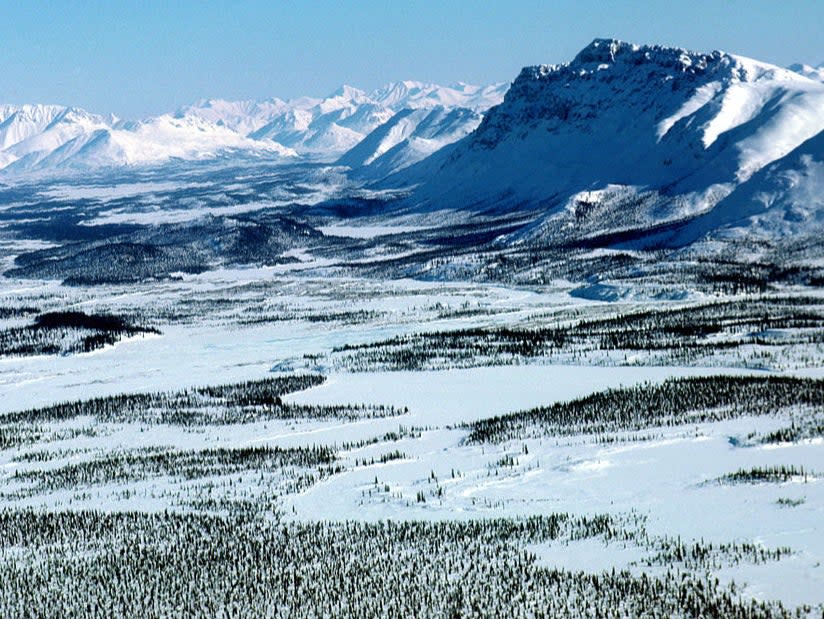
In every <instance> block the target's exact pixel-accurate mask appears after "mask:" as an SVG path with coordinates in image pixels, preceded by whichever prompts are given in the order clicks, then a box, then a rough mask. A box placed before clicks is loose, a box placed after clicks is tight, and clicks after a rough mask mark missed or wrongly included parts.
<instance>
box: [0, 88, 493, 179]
mask: <svg viewBox="0 0 824 619" xmlns="http://www.w3.org/2000/svg"><path fill="white" fill-rule="evenodd" d="M507 87H508V85H506V84H495V85H492V86H484V87H481V86H472V85H469V84H463V83H460V84H456V85H453V86H438V85H436V84H425V83H421V82H412V81H404V82H397V83H393V84H389V85H387V86H385V87H383V88H381V89H379V90H376V91H374V92H373V93H370V94H367V93H365V92H364V91H362V90H358V89H356V88H352V87H351V86H343V87H341V88H339V89H338V90H337V91H335V92H334V93H332V94H331V95H329V96H328V97H326V98H322V99H314V98H309V97H303V98H299V99H294V100H290V101H284V100H281V99H270V100H268V101H224V100H220V99H214V100H207V101H200V102H198V103H196V104H195V105H191V106H188V107H185V108H182V109H180V110H178V111H177V112H176V113H174V114H165V115H162V116H158V117H154V118H149V119H146V120H143V121H140V122H126V121H121V120H119V119H117V118H115V117H113V116H101V115H97V114H91V113H89V112H87V111H85V110H82V109H79V108H73V107H63V106H57V105H21V106H14V105H4V106H0V170H1V171H2V172H4V173H5V175H7V176H8V175H12V174H21V173H22V174H25V173H31V172H50V171H51V172H70V171H84V170H88V169H90V168H97V169H100V168H110V167H119V166H129V165H132V166H134V165H156V164H162V163H164V162H166V161H169V160H173V159H184V160H185V159H209V158H213V157H217V156H218V155H220V156H229V157H231V156H237V157H266V158H269V159H275V160H278V159H283V160H294V159H296V158H308V159H319V160H325V161H330V162H331V161H334V160H335V159H337V158H338V157H339V156H341V155H342V154H344V153H346V151H348V150H350V149H351V148H353V147H355V146H356V145H358V144H359V143H360V142H362V141H363V140H364V138H366V137H367V135H368V134H370V133H371V132H372V131H374V130H376V129H378V128H379V127H381V126H382V125H384V124H386V123H391V124H393V125H394V126H400V123H399V119H397V118H395V117H396V115H398V114H403V115H408V114H409V113H410V112H414V114H412V117H411V118H407V119H406V121H404V123H403V126H404V127H405V129H404V132H402V133H403V135H402V137H400V138H399V140H400V139H406V138H408V137H412V136H411V134H412V133H414V128H413V127H412V122H413V119H418V120H419V121H424V120H426V123H425V127H424V128H422V129H421V131H420V132H418V134H417V135H416V136H414V137H416V138H421V139H424V140H429V142H427V143H423V142H420V143H417V142H416V143H415V145H414V146H412V147H411V148H410V152H411V153H412V154H407V155H406V156H405V158H404V161H406V162H411V161H417V160H419V159H420V158H421V157H423V156H426V155H428V154H430V153H431V152H433V151H434V150H435V149H436V148H437V147H438V146H441V145H443V144H445V143H447V139H448V137H451V138H452V139H458V138H459V137H463V136H464V135H466V134H467V133H468V132H469V131H471V130H472V129H474V128H475V126H477V124H478V122H479V120H480V117H481V114H482V112H483V111H484V110H486V109H487V108H489V107H491V106H493V105H496V104H498V103H500V101H501V100H502V99H503V95H504V93H505V92H506V88H507ZM422 110H427V111H433V112H435V113H434V114H433V115H431V116H430V115H428V114H424V113H422V112H421V111H422ZM452 111H455V112H456V113H455V114H450V113H449V112H452ZM438 122H443V123H444V127H443V128H442V129H441V130H439V129H438V127H436V126H435V125H436V124H437V123H438ZM458 125H461V126H460V127H459V126H458ZM393 135H394V134H393ZM399 135H400V134H399ZM387 140H389V141H387ZM391 140H392V138H386V139H384V140H383V145H384V146H385V145H387V144H389V143H390V142H391ZM373 142H374V140H373ZM396 145H397V144H396V143H392V144H391V146H396ZM376 148H379V149H380V148H381V146H377V147H376ZM378 154H380V153H375V154H374V156H373V157H371V160H374V159H375V158H377V156H378ZM390 167H391V169H392V170H394V169H395V168H396V167H397V166H390Z"/></svg>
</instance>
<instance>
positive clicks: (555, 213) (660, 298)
mask: <svg viewBox="0 0 824 619" xmlns="http://www.w3.org/2000/svg"><path fill="white" fill-rule="evenodd" d="M822 233H824V81H822V77H821V69H820V68H819V69H815V68H813V67H811V66H808V65H797V66H796V65H794V66H793V67H790V68H788V69H784V68H780V67H776V66H772V65H769V64H767V63H763V62H759V61H756V60H751V59H748V58H744V57H740V56H737V55H733V54H728V53H725V52H720V51H714V52H709V53H698V52H691V51H687V50H682V49H676V48H668V47H663V46H657V45H635V44H630V43H626V42H621V41H616V40H608V39H596V40H595V41H593V42H592V43H591V44H589V45H587V46H586V47H585V48H584V49H583V50H581V52H580V53H579V54H578V55H577V56H576V57H574V58H573V59H572V60H571V61H570V62H569V63H566V64H560V65H536V66H530V67H526V68H524V69H523V70H522V71H521V73H520V74H519V75H517V76H515V79H514V81H513V82H512V83H511V84H494V85H489V86H472V85H468V84H464V83H458V84H455V85H452V86H448V87H443V86H438V85H434V84H428V83H422V82H412V81H404V82H397V83H393V84H390V85H388V86H386V87H384V88H381V89H378V90H376V91H374V92H371V93H366V92H364V91H361V90H358V89H356V88H352V87H349V86H344V87H342V88H340V89H339V90H338V91H336V92H334V93H332V94H331V95H330V96H328V97H325V98H309V97H304V98H300V99H293V100H281V99H277V98H273V99H270V100H267V101H225V100H219V99H213V100H205V101H200V102H198V103H196V104H194V105H191V106H188V107H183V108H181V109H179V110H178V111H176V112H174V113H170V114H167V115H162V116H158V117H155V118H149V119H145V120H142V121H139V122H133V121H124V120H121V119H117V118H113V117H107V116H99V115H96V114H92V113H88V112H86V111H84V110H80V109H77V108H72V107H63V106H51V105H18V106H14V105H7V106H0V271H2V275H0V548H2V553H0V555H2V560H0V616H10V617H11V616H21V617H23V616H32V617H33V616H78V617H84V616H130V617H139V616H178V615H180V616H204V617H205V616H273V617H318V616H363V617H377V616H408V617H435V616H444V617H447V616H478V617H481V616H513V617H556V616H562V617H581V616H615V617H634V616H655V617H665V616H679V617H708V616H718V617H740V618H755V617H764V618H766V617H819V616H822V613H824V595H822V591H824V567H822V565H823V564H824V524H823V523H824V288H822V285H824V235H823V234H822ZM124 591H125V592H126V593H125V594H124ZM147 591H148V592H151V593H150V594H147V593H146V592H147ZM147 600H148V601H147ZM175 613H177V614H175Z"/></svg>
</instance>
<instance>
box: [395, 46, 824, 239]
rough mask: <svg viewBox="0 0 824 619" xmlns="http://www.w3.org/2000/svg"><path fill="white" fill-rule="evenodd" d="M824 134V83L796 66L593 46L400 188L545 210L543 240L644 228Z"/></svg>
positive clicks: (527, 82)
mask: <svg viewBox="0 0 824 619" xmlns="http://www.w3.org/2000/svg"><path fill="white" fill-rule="evenodd" d="M822 130H824V84H821V83H818V82H815V81H813V80H810V79H808V78H806V77H803V76H801V75H799V74H798V73H795V72H793V71H790V70H787V69H782V68H779V67H776V66H772V65H769V64H765V63H761V62H758V61H755V60H750V59H747V58H743V57H740V56H733V55H731V54H727V53H724V52H718V51H716V52H712V53H709V54H700V53H694V52H688V51H686V50H682V49H675V48H667V47H660V46H639V45H632V44H629V43H624V42H620V41H615V40H595V41H593V43H591V44H590V45H589V46H587V47H586V48H585V49H583V50H582V51H581V52H580V53H579V54H578V55H577V56H576V57H575V59H574V60H573V61H572V62H570V63H568V64H562V65H541V66H534V67H527V68H525V69H524V70H523V71H522V72H521V74H520V75H519V76H518V78H517V79H516V80H515V82H514V83H513V85H512V87H511V88H510V90H509V91H508V93H507V95H506V98H505V100H504V102H503V104H501V105H500V106H498V107H496V108H493V109H492V110H490V112H489V113H488V114H487V116H486V118H485V119H484V120H483V122H482V123H481V125H480V126H479V127H478V129H477V130H476V131H475V132H473V133H472V134H471V135H469V136H467V137H466V138H465V139H463V140H461V141H460V142H458V143H457V144H455V145H454V146H452V147H449V148H446V149H443V150H441V151H439V152H438V153H436V154H435V155H433V156H431V157H429V158H428V159H426V160H425V161H423V162H421V163H419V164H418V165H416V166H412V167H410V168H409V169H408V170H406V171H403V172H401V173H400V174H398V175H396V176H395V177H393V178H392V179H391V181H390V183H389V184H390V185H395V186H403V185H410V186H412V185H418V189H417V191H416V193H415V194H414V198H413V199H414V201H415V204H416V205H417V206H419V207H426V206H427V205H434V204H437V205H438V206H439V207H441V208H442V207H444V206H448V207H453V208H454V207H457V208H472V207H474V208H480V209H501V208H514V207H519V206H522V205H525V204H528V205H531V206H533V207H541V208H543V209H545V210H546V211H547V216H546V218H545V221H544V222H543V223H542V224H541V225H540V226H538V227H536V230H535V231H536V234H538V233H540V234H543V233H545V232H546V231H547V229H552V230H554V231H555V232H559V231H561V230H564V229H566V230H567V231H568V232H569V233H571V234H575V233H576V231H577V229H578V228H584V229H589V230H590V231H591V232H593V233H595V232H610V231H615V230H620V229H633V228H639V227H640V228H643V227H648V226H656V225H660V224H662V223H665V222H675V221H682V220H686V219H689V218H691V217H694V216H696V215H699V214H701V213H705V212H708V211H710V210H711V209H712V208H713V207H714V206H715V205H716V204H717V203H718V202H719V201H721V200H722V199H724V198H726V197H727V196H730V195H731V194H733V192H735V193H736V195H737V196H743V195H744V192H743V191H735V190H736V188H739V187H741V186H742V185H743V184H745V183H748V182H749V181H750V180H751V179H752V181H753V182H758V183H760V182H762V177H761V176H757V177H756V176H755V175H756V174H757V172H758V171H759V170H761V169H763V168H764V166H766V165H768V164H771V163H773V162H776V161H778V160H780V159H781V158H783V157H785V156H787V155H788V154H790V153H791V152H792V151H794V149H796V148H798V147H799V146H800V145H801V144H802V143H804V142H805V141H807V140H809V139H810V138H812V137H814V136H816V135H817V134H819V133H820V132H821V131H822ZM809 156H810V157H812V158H813V159H815V158H816V154H815V153H809ZM753 193H757V192H753ZM616 196H618V198H619V199H615V198H616ZM593 218H596V219H595V220H593ZM605 224H606V225H605Z"/></svg>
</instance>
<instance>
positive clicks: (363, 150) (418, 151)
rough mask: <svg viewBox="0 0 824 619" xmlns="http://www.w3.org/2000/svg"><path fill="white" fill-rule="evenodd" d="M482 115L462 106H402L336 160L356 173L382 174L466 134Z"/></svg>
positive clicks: (384, 174) (387, 173)
mask: <svg viewBox="0 0 824 619" xmlns="http://www.w3.org/2000/svg"><path fill="white" fill-rule="evenodd" d="M482 118H483V116H482V114H481V113H480V112H476V111H473V110H471V109H468V108H464V107H456V108H451V109H448V108H445V107H443V106H440V105H439V106H436V107H432V108H426V107H420V108H404V109H402V110H401V111H399V112H397V113H396V114H395V115H394V116H392V118H390V119H389V120H388V121H386V122H385V123H383V124H382V125H380V126H379V127H378V128H377V129H375V130H374V131H372V133H370V134H369V135H368V136H366V137H365V138H364V139H363V140H361V141H360V142H359V143H358V144H357V145H356V146H355V147H354V148H352V149H351V150H350V151H349V152H347V153H346V154H344V155H343V157H341V158H340V159H339V160H338V163H339V164H341V165H345V166H349V167H350V168H352V169H353V170H355V171H356V172H357V174H358V175H360V176H363V177H367V178H382V177H385V176H388V175H390V174H392V173H394V172H397V171H399V170H401V169H403V168H405V167H407V166H409V165H412V164H413V163H416V162H418V161H421V160H422V159H425V158H426V157H428V156H429V155H431V154H432V153H434V152H435V151H437V150H439V149H441V148H443V147H444V146H446V145H447V144H451V143H453V142H456V141H457V140H460V139H461V138H463V137H465V136H466V135H467V134H469V133H471V132H472V131H474V130H475V128H476V127H477V126H478V125H479V124H480V122H481V119H482Z"/></svg>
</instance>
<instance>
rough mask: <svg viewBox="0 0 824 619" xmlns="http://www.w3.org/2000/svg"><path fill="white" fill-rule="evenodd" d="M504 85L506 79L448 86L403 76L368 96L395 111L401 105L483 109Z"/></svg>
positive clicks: (502, 91) (500, 96)
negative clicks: (399, 80) (484, 84)
mask: <svg viewBox="0 0 824 619" xmlns="http://www.w3.org/2000/svg"><path fill="white" fill-rule="evenodd" d="M508 88H509V84H508V83H500V84H490V85H489V86H474V85H472V84H464V83H463V82H459V83H457V84H453V85H452V86H438V85H437V84H427V83H424V82H414V81H410V80H406V81H403V82H393V83H391V84H387V85H386V86H384V87H383V88H379V89H378V90H375V91H374V92H372V94H371V95H370V98H371V99H373V100H374V101H376V102H378V103H380V104H381V105H385V106H386V107H389V108H391V109H393V110H396V111H397V110H401V109H404V108H426V107H445V108H454V107H463V108H468V109H470V110H473V111H476V112H483V111H484V110H487V109H489V108H491V107H492V106H493V105H498V104H499V103H500V102H501V101H502V100H503V98H504V95H505V94H506V91H507V89H508Z"/></svg>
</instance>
